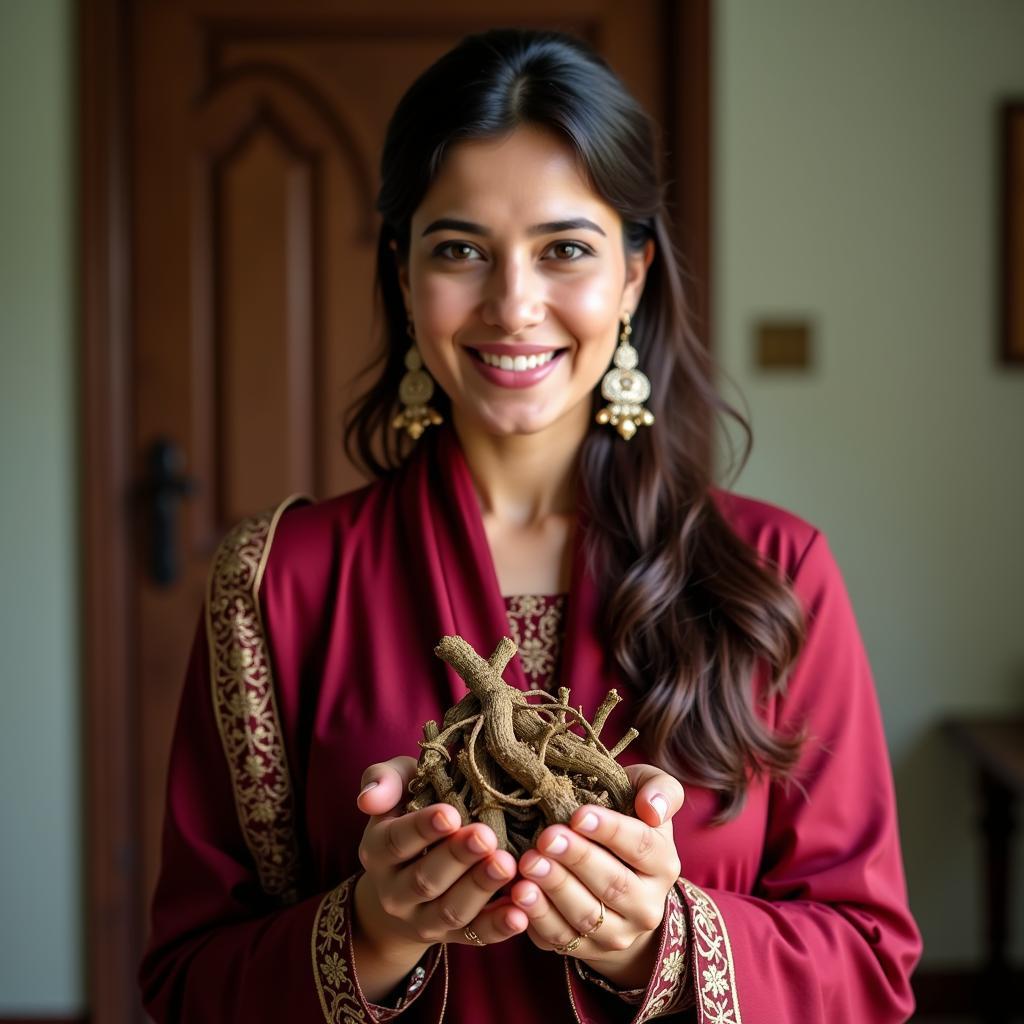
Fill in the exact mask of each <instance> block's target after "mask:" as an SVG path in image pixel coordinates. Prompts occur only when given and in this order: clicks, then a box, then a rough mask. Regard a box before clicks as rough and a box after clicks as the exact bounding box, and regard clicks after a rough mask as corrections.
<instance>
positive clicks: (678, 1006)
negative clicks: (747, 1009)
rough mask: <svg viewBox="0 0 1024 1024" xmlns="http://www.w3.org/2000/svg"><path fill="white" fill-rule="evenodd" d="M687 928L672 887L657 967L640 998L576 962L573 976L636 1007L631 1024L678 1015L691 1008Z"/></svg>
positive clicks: (579, 1019)
mask: <svg viewBox="0 0 1024 1024" xmlns="http://www.w3.org/2000/svg"><path fill="white" fill-rule="evenodd" d="M687 942H688V939H687V925H686V907H685V904H684V903H683V898H682V896H681V895H680V893H679V890H678V889H677V888H676V887H675V886H673V887H672V888H671V889H670V890H669V893H668V896H667V898H666V900H665V918H664V924H663V927H662V932H661V949H660V951H659V952H658V964H657V967H656V969H655V973H654V975H653V976H652V978H651V980H650V982H649V983H648V985H647V988H646V989H640V990H639V991H640V996H639V998H635V997H634V994H635V992H636V991H637V990H635V989H626V990H622V989H618V988H615V987H614V986H612V985H610V984H609V983H608V982H607V981H604V980H602V979H601V978H600V976H595V975H593V974H591V972H590V971H589V970H588V969H587V968H586V966H585V965H581V964H579V962H578V961H576V962H575V963H576V967H577V969H576V973H577V974H578V975H580V976H581V977H582V978H583V979H584V980H585V981H587V982H588V983H590V984H596V985H597V986H598V987H599V988H603V989H605V990H606V991H608V992H612V993H614V994H615V995H617V996H619V998H620V999H622V1001H623V1002H625V1003H631V1004H636V1005H637V1014H636V1016H635V1017H634V1018H633V1020H632V1022H631V1024H644V1022H645V1021H649V1020H654V1018H655V1017H665V1016H668V1015H669V1014H675V1013H679V1012H680V1011H681V1010H685V1009H687V1008H688V1007H690V1006H692V1005H693V999H692V993H691V992H690V987H689V985H688V984H687V981H688V972H687V956H686V947H687ZM570 959H571V958H569V957H567V958H566V961H565V973H566V980H567V982H568V985H569V1001H570V1003H571V1004H572V1009H573V1014H574V1015H575V1018H576V1021H577V1024H580V1022H582V1021H583V1019H584V1018H583V1014H582V1013H581V1011H580V1007H579V1004H578V1003H577V1000H576V995H575V993H574V991H573V976H572V972H571V971H570V969H569V961H570Z"/></svg>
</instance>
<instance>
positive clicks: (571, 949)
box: [555, 935, 586, 956]
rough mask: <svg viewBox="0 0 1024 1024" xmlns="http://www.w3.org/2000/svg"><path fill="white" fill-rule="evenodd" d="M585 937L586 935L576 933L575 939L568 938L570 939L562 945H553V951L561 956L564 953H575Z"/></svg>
mask: <svg viewBox="0 0 1024 1024" xmlns="http://www.w3.org/2000/svg"><path fill="white" fill-rule="evenodd" d="M585 938H586V935H577V936H576V938H575V939H570V941H569V942H567V943H566V944H565V945H564V946H555V952H556V953H561V954H562V955H563V956H564V955H565V954H566V953H575V952H576V950H577V949H579V948H580V946H581V945H582V943H583V940H584V939H585Z"/></svg>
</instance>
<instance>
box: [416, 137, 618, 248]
mask: <svg viewBox="0 0 1024 1024" xmlns="http://www.w3.org/2000/svg"><path fill="white" fill-rule="evenodd" d="M438 218H456V219H460V220H467V221H472V222H475V223H478V224H480V225H482V226H493V227H495V228H496V227H497V226H499V224H506V223H510V222H511V223H516V224H522V225H523V226H533V225H535V224H541V223H547V222H556V221H562V220H565V219H567V218H587V219H589V220H591V221H593V222H595V223H597V224H599V225H600V226H601V227H602V228H603V229H604V230H605V231H606V232H607V229H608V227H609V226H611V225H614V224H615V223H616V222H617V221H618V214H617V213H616V212H615V210H614V209H612V207H610V206H609V205H608V204H607V203H606V202H605V201H604V200H603V199H602V198H601V196H599V195H598V194H597V193H596V192H595V191H594V188H593V186H592V185H591V184H590V182H589V180H588V179H587V177H586V174H585V172H584V170H583V168H582V165H581V162H580V159H579V157H578V155H577V153H576V151H575V150H574V149H573V148H572V146H571V145H570V144H569V143H568V142H566V141H565V140H563V139H561V138H560V137H559V136H557V135H556V134H554V133H553V132H550V131H548V130H546V129H542V128H536V127H532V126H523V127H520V128H517V129H516V130H515V131H513V132H510V133H509V134H508V135H504V136H501V137H499V138H494V139H473V140H469V141H465V142H460V143H457V144H456V145H454V146H453V147H452V148H451V149H450V150H449V151H448V153H447V154H446V155H445V159H444V161H443V162H442V164H441V167H440V169H439V171H438V174H437V176H436V177H435V178H434V180H433V182H432V183H431V185H430V187H429V188H428V190H427V192H426V194H425V195H424V197H423V200H422V202H421V203H420V205H419V207H418V208H417V210H416V213H415V214H414V216H413V221H414V224H416V225H418V226H420V227H421V228H422V226H424V225H425V224H426V223H427V222H428V221H434V220H436V219H438Z"/></svg>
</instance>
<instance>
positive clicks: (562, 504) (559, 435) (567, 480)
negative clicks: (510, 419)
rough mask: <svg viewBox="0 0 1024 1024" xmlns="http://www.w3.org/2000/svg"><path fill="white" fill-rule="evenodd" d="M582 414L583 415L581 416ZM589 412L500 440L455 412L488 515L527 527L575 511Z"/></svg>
mask: <svg viewBox="0 0 1024 1024" xmlns="http://www.w3.org/2000/svg"><path fill="white" fill-rule="evenodd" d="M581 413H582V416H581ZM589 416H590V413H589V409H588V408H586V407H583V408H582V409H581V410H580V411H579V412H577V411H576V410H573V413H572V414H570V416H566V417H563V418H562V419H561V420H560V421H559V422H558V423H557V424H555V425H553V426H552V427H550V428H548V429H546V430H543V431H540V432H539V433H536V434H512V435H507V436H496V435H494V434H488V433H485V432H484V431H482V430H480V429H478V428H477V427H475V426H474V425H473V424H470V423H467V422H465V421H464V420H463V419H462V418H461V417H460V416H459V414H458V411H457V410H455V411H453V416H452V419H453V426H454V427H455V432H456V434H457V435H458V437H459V443H460V444H461V446H462V451H463V454H464V455H465V458H466V464H467V465H468V467H469V471H470V474H471V475H472V477H473V482H474V484H475V485H476V491H477V495H478V496H479V499H480V507H481V512H482V513H483V515H484V516H485V517H492V518H493V519H495V520H498V521H500V522H503V523H506V524H508V525H509V526H515V527H521V528H522V527H529V526H531V525H536V524H539V523H542V522H543V521H544V520H545V519H547V518H548V517H550V516H553V515H556V516H571V515H572V514H573V513H574V512H575V509H576V467H577V459H578V457H579V450H580V445H581V444H582V442H583V438H584V437H585V436H586V430H587V426H588V423H589Z"/></svg>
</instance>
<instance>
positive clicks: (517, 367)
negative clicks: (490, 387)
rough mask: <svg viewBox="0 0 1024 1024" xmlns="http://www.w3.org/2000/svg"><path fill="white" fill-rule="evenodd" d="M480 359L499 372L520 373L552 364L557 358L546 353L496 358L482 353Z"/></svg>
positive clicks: (553, 353) (552, 353) (487, 353)
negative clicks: (510, 371)
mask: <svg viewBox="0 0 1024 1024" xmlns="http://www.w3.org/2000/svg"><path fill="white" fill-rule="evenodd" d="M480 358H481V359H482V360H483V361H484V362H485V363H486V364H487V365H488V366H494V367H497V368H498V369H499V370H512V371H514V372H516V373H520V372H522V371H523V370H534V369H536V368H537V367H538V366H543V365H544V364H545V363H550V362H551V360H552V359H554V358H555V352H554V350H552V351H551V352H544V353H542V354H541V355H539V356H496V355H492V354H491V353H490V352H481V353H480Z"/></svg>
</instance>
